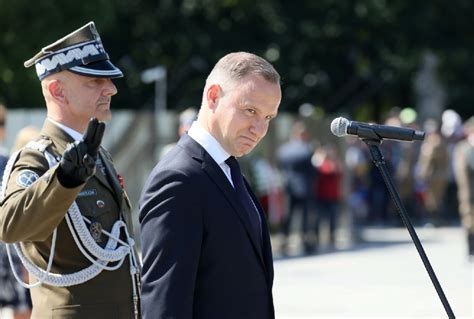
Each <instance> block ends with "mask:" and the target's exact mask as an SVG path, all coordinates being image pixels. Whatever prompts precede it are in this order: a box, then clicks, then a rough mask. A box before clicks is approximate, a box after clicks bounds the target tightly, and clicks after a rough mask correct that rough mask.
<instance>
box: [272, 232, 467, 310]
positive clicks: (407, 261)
mask: <svg viewBox="0 0 474 319" xmlns="http://www.w3.org/2000/svg"><path fill="white" fill-rule="evenodd" d="M416 232H417V234H418V237H419V238H420V240H421V242H422V245H423V247H424V249H425V252H426V254H427V256H428V259H429V261H430V263H431V265H432V267H433V269H434V271H435V274H436V276H437V278H438V280H439V282H440V284H441V287H442V289H443V290H444V293H445V295H446V297H447V299H448V302H449V304H450V305H451V308H452V310H453V312H454V314H455V315H456V318H473V314H474V310H473V303H474V302H473V287H474V281H473V277H474V276H473V275H474V262H472V261H471V262H470V261H469V260H468V259H467V256H466V243H465V240H464V233H463V232H462V229H461V228H459V227H448V228H420V229H418V228H417V229H416ZM362 235H363V238H364V239H365V240H364V242H362V243H360V244H356V245H353V246H351V247H347V248H340V249H337V250H334V249H333V250H331V249H326V250H323V251H322V252H320V253H319V254H317V255H312V256H302V255H300V254H299V248H298V246H299V245H298V243H296V244H294V245H293V251H292V253H293V256H290V257H285V258H282V257H280V256H278V251H276V252H275V282H274V290H273V291H274V302H275V307H276V315H277V318H278V319H290V318H291V319H293V318H294V319H303V318H380V319H382V318H391V319H394V318H404V319H405V318H430V319H431V318H447V317H448V316H447V315H446V312H445V310H444V308H443V305H442V303H441V301H440V299H439V297H438V295H437V293H436V290H435V288H434V287H433V285H432V283H431V280H430V278H429V276H428V274H427V272H426V270H425V267H424V265H423V263H422V261H421V258H420V257H419V255H418V252H417V251H416V248H415V246H414V245H413V243H412V240H411V237H410V236H409V234H408V231H407V230H406V228H404V227H402V228H370V229H365V230H364V231H363V233H362ZM277 241H278V238H276V239H275V240H274V246H275V247H277V246H278V243H277ZM275 242H276V243H275ZM293 242H295V241H293Z"/></svg>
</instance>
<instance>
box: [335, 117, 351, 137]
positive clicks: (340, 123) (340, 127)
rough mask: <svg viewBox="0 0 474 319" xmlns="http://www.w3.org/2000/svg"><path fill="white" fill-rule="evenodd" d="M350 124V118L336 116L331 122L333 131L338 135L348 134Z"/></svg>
mask: <svg viewBox="0 0 474 319" xmlns="http://www.w3.org/2000/svg"><path fill="white" fill-rule="evenodd" d="M348 126H349V120H348V119H346V118H343V117H338V118H335V119H334V120H333V121H332V122H331V132H332V134H334V135H336V136H337V137H342V136H346V135H347V127H348Z"/></svg>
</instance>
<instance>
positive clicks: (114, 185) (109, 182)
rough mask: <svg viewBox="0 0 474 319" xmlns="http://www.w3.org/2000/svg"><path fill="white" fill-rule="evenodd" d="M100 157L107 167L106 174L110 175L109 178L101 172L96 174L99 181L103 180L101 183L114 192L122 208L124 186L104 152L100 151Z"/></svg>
mask: <svg viewBox="0 0 474 319" xmlns="http://www.w3.org/2000/svg"><path fill="white" fill-rule="evenodd" d="M99 157H100V159H101V160H102V164H103V165H104V166H105V169H106V174H108V178H107V176H104V175H103V174H102V173H100V172H96V173H95V176H96V177H97V178H99V180H101V182H103V183H104V185H106V186H107V187H108V188H109V189H110V190H111V191H112V192H113V194H114V195H115V197H116V199H117V202H118V204H119V207H120V208H122V204H123V199H124V195H123V189H122V186H121V185H120V183H119V181H118V178H117V176H118V174H117V172H116V171H115V168H114V166H113V165H112V163H111V162H110V161H109V160H108V158H107V156H105V155H104V153H103V151H102V150H100V151H99Z"/></svg>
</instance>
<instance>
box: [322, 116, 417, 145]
mask: <svg viewBox="0 0 474 319" xmlns="http://www.w3.org/2000/svg"><path fill="white" fill-rule="evenodd" d="M331 132H332V134H334V135H336V136H337V137H342V136H346V135H357V136H358V137H360V138H365V139H375V140H381V139H388V140H401V141H414V140H419V141H422V140H423V139H424V138H425V132H422V131H417V130H414V129H411V128H406V127H398V126H388V125H377V124H369V123H363V122H356V121H349V120H348V119H346V118H343V117H338V118H335V119H334V120H333V121H332V123H331Z"/></svg>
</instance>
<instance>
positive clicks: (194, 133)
mask: <svg viewBox="0 0 474 319" xmlns="http://www.w3.org/2000/svg"><path fill="white" fill-rule="evenodd" d="M188 135H189V136H190V137H191V138H192V139H193V140H195V141H196V142H197V143H198V144H199V145H201V146H202V147H203V148H204V149H205V150H206V152H208V153H209V155H211V157H212V159H213V160H214V161H215V162H216V163H217V164H218V165H219V167H220V168H221V169H222V171H223V172H224V174H225V176H226V177H227V179H228V180H229V182H230V184H231V185H232V186H234V183H232V175H231V173H230V167H229V165H227V164H226V162H225V161H226V159H228V158H229V156H230V154H229V153H227V152H226V151H225V150H224V149H223V148H222V146H221V144H219V142H218V141H217V140H216V139H215V138H214V136H212V135H211V133H209V132H208V131H206V130H205V129H203V128H202V127H201V126H200V125H199V124H198V123H197V122H196V121H194V122H193V124H192V125H191V128H190V129H189V131H188Z"/></svg>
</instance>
